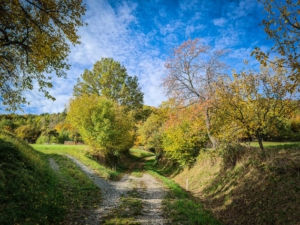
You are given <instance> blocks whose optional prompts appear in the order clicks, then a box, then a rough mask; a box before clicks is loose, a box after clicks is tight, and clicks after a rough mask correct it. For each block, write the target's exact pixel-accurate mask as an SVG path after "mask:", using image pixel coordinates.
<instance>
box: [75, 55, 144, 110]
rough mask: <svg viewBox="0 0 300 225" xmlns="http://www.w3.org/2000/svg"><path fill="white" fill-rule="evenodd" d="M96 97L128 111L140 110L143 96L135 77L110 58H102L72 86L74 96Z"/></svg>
mask: <svg viewBox="0 0 300 225" xmlns="http://www.w3.org/2000/svg"><path fill="white" fill-rule="evenodd" d="M84 94H88V95H92V94H94V95H98V96H104V97H106V98H108V99H111V100H114V101H117V102H118V103H119V104H120V105H123V106H126V107H127V108H128V109H130V110H137V109H142V107H143V98H144V95H143V93H142V92H141V88H140V87H139V84H138V78H137V77H136V76H134V77H131V76H129V75H128V74H127V71H126V68H125V67H124V66H122V65H121V64H120V63H119V62H117V61H115V60H113V59H112V58H102V59H101V60H100V61H97V62H96V63H95V65H94V67H93V69H92V70H91V71H90V70H85V71H84V73H83V74H82V75H81V77H80V78H79V79H78V81H77V84H76V85H75V86H74V96H82V95H84Z"/></svg>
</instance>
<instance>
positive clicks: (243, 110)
mask: <svg viewBox="0 0 300 225" xmlns="http://www.w3.org/2000/svg"><path fill="white" fill-rule="evenodd" d="M275 65H276V63H274V64H270V65H269V66H267V67H262V68H261V70H260V72H255V71H251V70H249V71H242V72H240V73H234V74H233V80H229V79H228V80H223V83H222V85H221V83H220V84H219V89H218V90H217V98H218V104H219V110H218V117H219V120H221V121H222V124H223V126H224V125H226V127H225V129H220V131H221V132H222V135H226V134H227V136H229V137H233V136H236V135H238V134H241V133H244V134H246V135H248V136H255V137H256V139H257V141H258V143H259V146H260V149H262V150H263V149H264V147H263V135H264V134H266V132H267V131H268V130H270V129H271V128H272V127H273V126H279V125H282V124H283V123H285V122H286V120H288V119H289V118H290V117H291V116H292V113H293V112H294V111H295V106H296V105H295V104H294V103H293V101H292V99H293V98H294V97H295V92H292V91H291V90H290V89H289V88H288V87H290V85H291V84H290V81H289V80H288V78H287V70H285V69H283V68H282V67H276V66H275ZM219 125H221V124H219Z"/></svg>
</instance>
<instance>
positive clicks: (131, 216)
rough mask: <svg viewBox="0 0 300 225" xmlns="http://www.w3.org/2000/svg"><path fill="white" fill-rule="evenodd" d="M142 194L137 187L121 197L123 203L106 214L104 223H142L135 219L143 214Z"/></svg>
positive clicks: (108, 224) (109, 224) (107, 224)
mask: <svg viewBox="0 0 300 225" xmlns="http://www.w3.org/2000/svg"><path fill="white" fill-rule="evenodd" d="M141 197H142V196H141V195H140V194H139V193H138V191H137V189H136V188H133V190H132V191H129V192H127V193H126V196H122V197H121V203H120V205H118V207H116V208H114V209H113V210H112V211H111V212H110V213H109V214H107V215H105V216H104V218H103V219H102V220H103V221H102V223H103V224H105V225H113V224H132V225H134V224H140V223H139V222H137V221H136V220H135V217H136V216H139V215H141V214H142V209H143V204H142V200H141Z"/></svg>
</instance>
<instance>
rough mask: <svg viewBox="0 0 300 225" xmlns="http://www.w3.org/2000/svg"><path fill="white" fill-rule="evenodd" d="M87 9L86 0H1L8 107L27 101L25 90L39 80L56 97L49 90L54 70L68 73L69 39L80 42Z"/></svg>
mask: <svg viewBox="0 0 300 225" xmlns="http://www.w3.org/2000/svg"><path fill="white" fill-rule="evenodd" d="M84 13H85V6H84V5H82V0H1V2H0V15H1V16H0V96H1V99H2V102H3V104H4V105H7V109H8V110H13V111H15V110H17V109H20V104H23V103H27V101H26V98H25V97H24V96H23V95H22V92H23V91H24V90H28V89H29V90H32V89H33V86H34V85H33V83H34V82H35V81H36V82H37V84H38V85H39V91H42V92H43V93H44V94H45V96H46V97H47V98H51V99H53V100H54V97H53V96H51V95H50V93H49V92H48V91H47V90H46V88H51V87H52V83H51V82H50V80H51V75H50V74H51V73H52V72H54V73H55V74H56V75H57V76H59V77H61V76H63V77H64V76H66V73H65V70H66V69H69V65H68V64H67V62H66V59H67V56H68V54H69V52H70V47H69V43H70V44H78V43H79V41H78V40H79V36H78V35H77V34H76V31H77V28H78V27H80V26H82V25H83V22H82V20H81V16H82V15H83V14H84ZM47 74H48V75H47Z"/></svg>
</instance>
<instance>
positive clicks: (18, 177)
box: [0, 131, 101, 224]
mask: <svg viewBox="0 0 300 225" xmlns="http://www.w3.org/2000/svg"><path fill="white" fill-rule="evenodd" d="M51 157H52V158H54V159H55V160H56V162H57V163H58V165H59V166H60V170H59V171H57V172H54V171H52V169H51V168H50V166H49V161H48V157H47V156H45V155H44V154H41V153H39V152H36V151H35V150H34V149H33V148H32V147H30V146H29V145H27V144H26V143H25V142H23V141H21V140H20V139H18V138H15V137H14V136H13V135H11V134H9V133H5V132H2V131H1V132H0V200H1V201H0V224H58V223H60V222H62V221H63V223H65V224H69V223H70V221H74V220H77V218H75V217H76V216H78V215H79V216H80V217H84V215H85V213H86V212H87V211H88V210H89V209H90V208H91V207H90V206H93V204H97V203H99V202H100V201H101V196H100V191H99V189H98V188H96V187H95V186H94V184H93V183H92V182H91V181H90V180H88V179H87V178H86V176H85V175H84V174H83V173H81V172H80V171H79V170H78V169H77V167H76V166H75V165H74V164H73V163H71V162H70V161H69V160H68V159H67V158H65V157H62V156H58V155H51ZM88 196H90V197H88Z"/></svg>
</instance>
